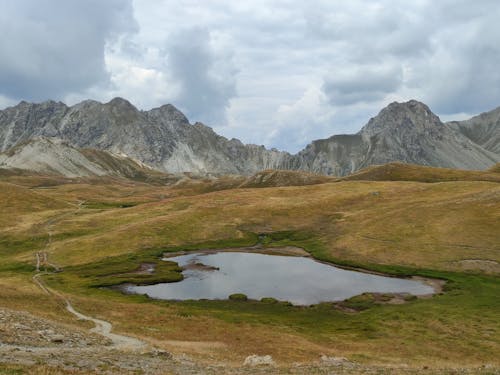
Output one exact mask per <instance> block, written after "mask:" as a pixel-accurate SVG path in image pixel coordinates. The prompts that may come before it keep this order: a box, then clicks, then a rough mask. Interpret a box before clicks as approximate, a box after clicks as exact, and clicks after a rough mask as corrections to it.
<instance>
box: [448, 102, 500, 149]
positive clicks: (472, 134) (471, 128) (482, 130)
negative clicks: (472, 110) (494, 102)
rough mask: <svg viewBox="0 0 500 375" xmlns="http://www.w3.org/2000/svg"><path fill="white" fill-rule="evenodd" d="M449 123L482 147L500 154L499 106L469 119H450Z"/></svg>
mask: <svg viewBox="0 0 500 375" xmlns="http://www.w3.org/2000/svg"><path fill="white" fill-rule="evenodd" d="M449 125H450V126H451V127H454V128H456V129H458V131H460V132H461V133H462V134H463V135H465V136H466V137H468V138H469V139H470V140H471V141H473V142H475V143H477V144H478V145H480V146H482V147H483V148H484V149H486V150H488V151H491V152H494V153H496V154H500V107H498V108H496V109H494V110H492V111H489V112H485V113H481V114H480V115H478V116H474V117H472V118H471V119H469V120H465V121H452V122H450V123H449Z"/></svg>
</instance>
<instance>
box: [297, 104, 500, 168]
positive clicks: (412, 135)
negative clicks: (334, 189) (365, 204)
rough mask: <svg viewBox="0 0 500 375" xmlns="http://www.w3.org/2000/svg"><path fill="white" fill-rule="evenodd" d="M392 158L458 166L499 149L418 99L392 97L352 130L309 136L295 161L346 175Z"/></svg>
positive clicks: (491, 156) (488, 158)
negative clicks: (358, 128)
mask: <svg viewBox="0 0 500 375" xmlns="http://www.w3.org/2000/svg"><path fill="white" fill-rule="evenodd" d="M393 161H399V162H404V163H412V164H420V165H428V166H438V167H445V168H458V169H486V168H489V167H491V166H492V165H493V164H495V163H496V162H498V161H500V155H499V154H495V153H494V152H491V151H488V150H486V149H484V148H482V147H481V146H480V145H478V144H476V143H474V142H473V141H472V140H471V139H469V138H467V137H466V136H464V135H463V134H462V133H461V132H459V131H457V129H455V128H454V127H453V126H450V125H448V124H443V123H442V122H441V121H440V120H439V117H437V116H436V115H435V114H433V113H432V112H431V111H430V109H429V108H428V107H427V106H426V105H425V104H423V103H420V102H417V101H415V100H411V101H409V102H407V103H392V104H390V105H389V106H387V107H386V108H384V109H383V110H382V111H381V112H380V113H379V114H378V115H377V116H376V117H374V118H372V119H370V121H369V122H368V123H367V124H366V125H365V126H364V127H363V128H362V129H361V131H360V132H359V133H358V134H355V135H343V136H334V137H331V138H328V139H324V140H318V141H314V142H312V143H311V144H310V145H308V146H307V147H306V148H305V149H304V150H303V151H301V152H300V153H299V154H297V155H296V157H295V164H294V166H295V167H297V168H299V169H304V170H308V171H313V172H316V173H322V174H336V175H346V174H349V173H353V172H355V171H357V170H359V169H361V168H364V167H367V166H370V165H375V164H385V163H389V162H393Z"/></svg>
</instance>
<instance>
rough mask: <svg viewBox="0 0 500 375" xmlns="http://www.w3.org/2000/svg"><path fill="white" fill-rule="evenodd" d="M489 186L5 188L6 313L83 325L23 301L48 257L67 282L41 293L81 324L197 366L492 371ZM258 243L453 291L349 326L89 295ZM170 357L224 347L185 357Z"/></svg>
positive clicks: (399, 176) (214, 183) (348, 319)
mask: <svg viewBox="0 0 500 375" xmlns="http://www.w3.org/2000/svg"><path fill="white" fill-rule="evenodd" d="M495 173H496V172H493V171H489V172H468V171H453V170H446V169H437V168H425V167H416V166H411V165H403V164H390V165H387V166H381V167H373V168H369V169H367V170H364V171H361V172H359V173H358V174H356V175H353V176H349V177H347V178H345V179H343V180H341V181H336V180H330V179H328V178H322V177H319V176H314V175H309V174H300V173H295V172H293V173H288V172H281V171H279V172H277V171H265V172H262V173H261V174H259V175H257V176H254V177H252V178H249V179H244V178H243V179H242V178H237V177H224V178H221V179H218V180H216V179H207V180H200V179H191V178H186V179H184V180H181V181H179V183H177V184H174V185H171V186H166V185H153V184H148V183H145V182H137V181H126V180H113V179H100V180H95V179H87V180H85V179H81V180H78V181H70V180H67V181H58V183H57V184H52V185H50V186H48V187H47V186H40V184H39V182H40V177H39V176H37V177H33V179H34V181H36V183H35V182H32V183H30V181H29V177H26V176H24V177H19V176H17V177H15V176H3V177H1V179H0V184H1V187H2V190H1V194H2V200H1V202H2V203H1V204H2V208H3V209H2V210H1V211H0V223H1V226H0V236H1V237H2V238H8V239H10V240H9V241H10V242H5V241H4V242H0V254H2V255H1V260H2V266H1V267H0V301H1V304H2V306H4V307H10V308H14V309H23V310H28V311H32V312H33V313H36V314H39V315H43V316H46V317H50V318H51V319H56V320H60V321H64V322H66V323H67V324H80V325H82V324H83V323H79V322H75V321H74V320H73V319H72V317H71V316H70V315H69V314H67V313H65V312H64V309H63V306H60V305H59V304H58V303H57V301H52V300H50V297H48V296H46V295H44V294H43V293H42V292H41V291H40V290H38V288H37V287H36V286H35V285H33V283H32V280H31V277H32V276H33V270H34V263H33V261H34V257H33V254H34V252H35V251H37V250H40V249H45V250H46V251H48V252H49V254H50V259H51V261H52V262H54V263H56V264H58V265H60V266H61V267H62V268H63V272H61V273H58V274H54V275H49V276H46V277H45V278H44V279H45V280H46V282H47V283H48V284H49V285H50V286H51V287H52V288H54V289H56V290H59V291H60V292H62V293H64V294H66V295H67V296H69V297H70V298H71V300H72V301H73V303H74V305H75V306H77V307H78V308H79V309H80V310H82V311H84V312H86V313H87V314H91V315H93V316H97V317H100V318H103V319H106V320H109V321H112V322H113V323H114V324H115V327H116V329H117V330H118V331H119V332H125V333H128V334H132V335H136V336H137V337H141V338H143V339H145V340H154V341H155V343H157V344H158V345H160V346H161V347H164V348H165V349H167V350H170V351H174V352H176V351H177V352H179V351H183V350H184V351H186V350H187V351H188V352H189V353H190V355H193V356H197V358H198V357H200V358H202V359H203V358H205V359H206V357H211V358H217V359H218V360H221V361H228V362H232V363H241V362H242V359H244V358H245V356H247V355H249V354H253V353H258V354H271V355H273V358H275V359H277V360H278V361H281V362H282V363H292V362H295V361H314V360H317V359H318V357H319V355H320V354H328V355H335V356H346V357H348V358H350V359H352V360H355V361H359V362H361V363H368V364H369V363H379V364H380V363H382V364H386V365H391V364H396V363H398V364H400V363H406V364H408V365H409V366H410V367H415V368H421V367H422V366H423V365H425V366H430V367H431V368H433V367H436V368H437V367H439V366H445V367H446V366H450V367H453V366H457V365H458V366H465V367H467V366H480V365H482V364H485V363H492V364H496V365H500V363H499V362H498V356H497V354H498V351H499V350H500V340H499V337H500V327H499V322H498V316H499V314H500V304H499V302H498V295H499V293H500V278H499V276H500V269H499V263H500V230H499V228H500V185H499V184H498V183H497V181H498V180H496V179H495V177H494V174H495ZM13 182H16V183H20V182H22V183H23V184H24V185H25V186H19V185H13ZM429 182H433V183H429ZM309 183H311V184H309ZM312 183H314V184H312ZM284 184H289V185H296V184H299V185H303V186H281V185H284ZM268 185H271V187H265V186H268ZM26 186H28V187H26ZM255 187H258V188H255ZM82 202H84V203H82ZM12 215H15V216H14V217H15V218H16V220H14V221H13V220H12V217H13V216H12ZM19 218H22V220H21V219H19ZM48 230H50V232H51V235H52V238H51V242H50V244H49V245H47V242H46V241H45V240H46V236H47V231H48ZM259 234H260V235H261V239H262V238H264V240H263V243H264V244H265V245H266V246H271V247H272V246H280V245H295V246H299V247H302V248H304V249H305V250H306V251H308V252H309V253H310V254H311V255H313V256H314V257H316V258H318V259H321V260H323V261H328V262H333V263H337V264H341V265H344V266H350V267H360V268H363V269H366V270H370V271H378V272H384V273H388V274H392V275H419V276H424V277H434V278H439V279H443V280H446V281H447V284H446V286H445V289H444V291H443V294H439V295H436V296H434V297H432V298H429V299H418V300H415V301H409V302H408V303H405V304H402V305H387V304H386V305H379V304H375V303H371V302H369V301H368V302H367V309H365V310H363V311H361V312H358V313H353V312H346V311H342V310H339V309H337V308H335V307H334V306H333V305H332V304H328V303H326V304H320V305H317V306H314V307H308V308H305V307H294V306H289V305H286V304H265V303H261V302H257V301H186V302H166V301H163V302H162V301H151V300H148V299H146V298H145V297H143V296H124V295H122V294H120V293H118V292H115V291H110V290H105V289H99V288H96V285H98V284H99V283H104V284H106V283H113V282H120V281H123V280H124V278H127V277H132V276H131V273H133V271H134V270H135V269H137V268H139V267H140V265H141V264H142V263H144V262H158V261H159V260H158V256H159V255H161V254H162V253H163V252H168V251H174V250H179V249H186V250H193V249H197V248H225V247H231V246H247V245H253V244H255V243H256V242H257V241H258V235H259ZM44 236H45V237H44ZM37 239H38V240H37ZM14 240H15V244H16V251H15V252H11V251H10V249H11V248H12V243H13V242H12V241H14ZM158 272H163V273H162V274H157V275H155V277H158V278H161V277H166V278H168V277H172V279H175V277H176V275H175V274H174V273H175V272H176V271H175V269H172V268H169V267H166V268H165V269H164V270H163V271H158ZM172 272H174V273H172ZM297 282H300V280H297ZM364 303H365V302H364ZM179 342H191V343H193V342H217V343H222V344H221V345H222V346H221V345H218V346H215V347H214V348H213V349H206V348H205V349H203V350H201V349H199V346H197V345H195V344H192V345H191V349H185V346H183V347H182V349H179V346H178V345H176V343H179Z"/></svg>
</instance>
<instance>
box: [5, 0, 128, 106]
mask: <svg viewBox="0 0 500 375" xmlns="http://www.w3.org/2000/svg"><path fill="white" fill-rule="evenodd" d="M1 6H2V12H1V13H0V94H2V95H4V96H7V97H9V98H12V99H24V100H35V101H39V100H44V99H49V98H50V99H60V98H63V97H65V96H66V95H67V94H70V93H72V92H79V91H82V90H85V89H88V88H90V87H92V86H93V85H105V84H106V83H107V80H108V78H109V74H108V72H107V68H106V65H105V61H104V53H105V47H106V44H107V43H115V44H116V43H117V42H118V41H119V39H120V37H122V36H123V35H124V34H126V33H133V32H135V31H136V29H137V25H136V24H135V21H134V18H133V9H132V4H131V1H122V0H107V1H100V0H86V1H78V0H65V1H58V2H54V1H50V0H37V1H28V0H19V1H17V0H16V1H15V2H14V1H8V0H2V1H1Z"/></svg>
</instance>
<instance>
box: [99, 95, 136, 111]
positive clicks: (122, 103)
mask: <svg viewBox="0 0 500 375" xmlns="http://www.w3.org/2000/svg"><path fill="white" fill-rule="evenodd" d="M106 105H109V106H112V107H118V108H121V109H125V108H129V109H132V108H133V109H135V110H137V108H135V107H134V106H133V105H132V103H130V102H129V101H128V100H126V99H123V98H120V97H119V96H117V97H116V98H113V99H111V100H110V101H109V102H108V103H106Z"/></svg>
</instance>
